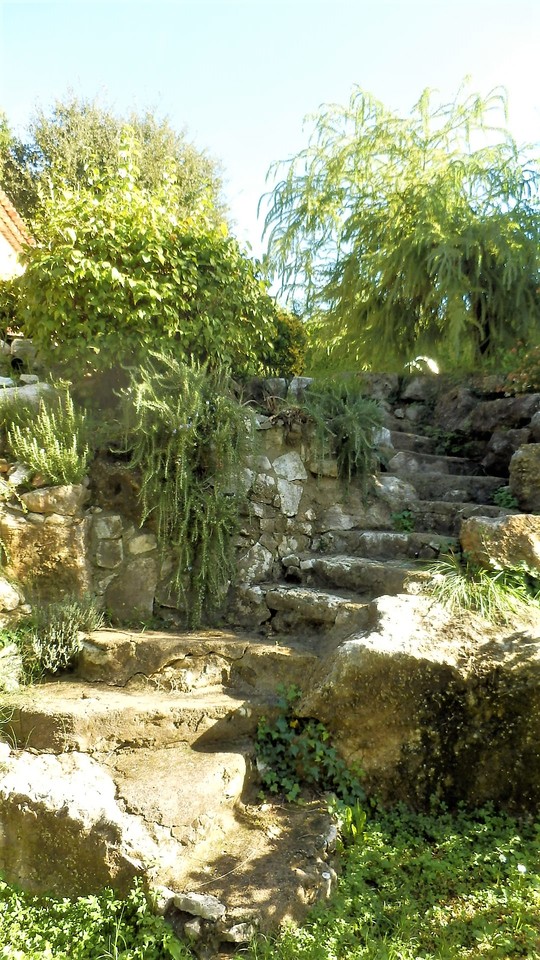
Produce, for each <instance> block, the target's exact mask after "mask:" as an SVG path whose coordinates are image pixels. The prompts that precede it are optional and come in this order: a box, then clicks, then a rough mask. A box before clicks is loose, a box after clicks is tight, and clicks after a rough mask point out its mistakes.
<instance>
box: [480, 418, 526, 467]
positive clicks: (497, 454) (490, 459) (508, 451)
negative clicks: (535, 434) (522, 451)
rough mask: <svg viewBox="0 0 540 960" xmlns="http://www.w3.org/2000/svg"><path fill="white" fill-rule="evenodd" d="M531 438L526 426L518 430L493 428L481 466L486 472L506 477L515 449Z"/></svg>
mask: <svg viewBox="0 0 540 960" xmlns="http://www.w3.org/2000/svg"><path fill="white" fill-rule="evenodd" d="M530 439H531V431H530V430H529V428H528V427H522V428H521V429H519V430H495V431H494V432H493V433H492V435H491V437H490V440H489V443H488V445H487V449H486V453H485V456H484V458H483V460H482V466H483V468H484V470H485V471H486V473H488V474H490V475H491V476H495V477H507V476H508V468H509V466H510V460H511V459H512V457H513V455H514V453H515V452H516V450H518V449H519V447H521V446H523V445H524V444H526V443H529V441H530Z"/></svg>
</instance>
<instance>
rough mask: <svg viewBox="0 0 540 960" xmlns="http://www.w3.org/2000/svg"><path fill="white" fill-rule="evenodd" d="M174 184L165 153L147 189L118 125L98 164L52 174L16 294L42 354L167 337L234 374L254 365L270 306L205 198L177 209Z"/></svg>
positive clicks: (133, 359) (130, 350) (130, 355)
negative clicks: (113, 150) (110, 156)
mask: <svg viewBox="0 0 540 960" xmlns="http://www.w3.org/2000/svg"><path fill="white" fill-rule="evenodd" d="M180 194H181V191H180V187H179V184H178V182H177V177H176V175H175V173H174V169H173V167H172V166H170V167H168V166H167V164H165V165H164V167H163V169H162V170H161V175H160V178H159V180H158V182H156V183H154V184H153V186H152V188H151V189H150V188H149V187H146V186H145V185H144V183H142V182H141V180H140V177H139V169H138V160H137V146H136V143H135V141H134V138H133V134H132V133H130V132H129V130H126V131H125V136H124V140H123V143H122V146H121V148H120V149H119V151H118V156H117V159H116V161H115V163H112V162H111V165H110V167H109V168H107V169H106V170H103V169H101V170H100V168H99V162H98V160H97V161H96V165H95V169H94V167H93V166H92V162H91V161H90V162H89V165H88V167H87V169H86V175H85V177H84V178H83V179H82V181H81V182H80V183H79V185H78V186H76V187H68V186H66V185H65V184H64V183H63V181H62V180H61V179H59V180H58V182H56V183H54V182H53V184H52V186H51V189H50V191H49V193H48V195H47V196H46V197H45V199H44V205H43V212H42V221H41V224H40V231H39V233H40V238H41V243H40V244H39V245H37V246H35V247H30V248H28V250H27V251H26V252H25V254H24V261H25V266H26V269H25V272H24V274H23V276H22V277H21V278H20V284H19V289H20V296H19V300H18V306H17V315H18V318H19V322H20V324H21V326H22V328H23V329H24V331H25V333H26V334H27V336H29V337H32V339H33V341H34V343H35V345H36V347H37V348H38V349H39V351H40V355H41V356H42V357H43V359H44V360H47V361H49V362H52V363H57V364H61V365H62V364H63V365H65V366H66V367H67V369H68V370H69V372H70V375H71V374H72V373H77V372H78V373H79V374H80V373H85V374H88V373H94V372H96V371H98V372H104V371H107V370H109V369H111V368H115V367H117V366H119V365H121V364H124V365H129V364H136V363H139V362H143V361H144V358H145V356H146V352H147V351H148V350H149V349H150V350H152V349H160V348H162V347H169V348H172V349H174V352H175V354H176V355H177V356H181V357H183V358H191V359H194V360H197V361H200V362H205V361H208V362H209V363H211V364H215V365H220V364H222V363H225V364H227V365H229V366H230V367H231V369H233V370H234V372H235V374H240V373H245V372H254V373H258V372H264V371H263V367H264V364H263V363H262V362H261V360H260V357H261V356H262V355H263V354H264V355H267V353H268V344H271V343H273V342H274V340H275V337H276V328H275V323H274V321H275V318H276V308H275V304H274V301H273V300H272V299H271V297H270V296H269V295H268V292H267V287H266V284H265V283H264V282H263V280H262V278H261V276H260V274H259V269H258V265H257V264H256V263H255V262H254V261H251V260H249V259H248V258H247V257H246V256H244V254H243V253H242V251H241V250H240V247H239V245H238V243H237V242H236V240H235V239H234V238H233V237H231V236H230V235H229V234H228V231H227V227H226V225H225V224H223V223H222V224H220V225H216V223H215V221H214V219H213V217H210V213H212V210H211V209H210V207H209V206H208V205H207V204H205V201H204V199H201V198H199V202H198V206H197V208H196V209H194V210H192V211H191V212H190V213H182V212H181V211H182V197H181V195H180ZM208 203H210V201H208ZM207 206H208V209H207ZM214 212H215V211H214Z"/></svg>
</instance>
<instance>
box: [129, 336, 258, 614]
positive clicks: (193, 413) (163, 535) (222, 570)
mask: <svg viewBox="0 0 540 960" xmlns="http://www.w3.org/2000/svg"><path fill="white" fill-rule="evenodd" d="M125 397H126V398H127V400H128V413H129V409H131V411H132V420H133V422H132V424H131V428H130V429H129V431H128V438H127V440H128V445H129V447H130V449H131V463H132V465H133V467H135V468H137V469H138V470H140V473H141V489H140V494H139V498H140V505H141V511H142V517H141V520H142V522H143V523H144V522H145V521H147V520H150V521H153V523H154V524H155V529H156V533H157V537H158V542H159V544H160V546H161V548H162V550H164V551H165V550H169V549H170V550H172V553H173V555H174V557H175V567H174V574H173V590H174V591H175V592H176V596H177V601H178V603H179V605H180V606H181V607H182V608H184V609H185V610H186V617H187V621H188V624H189V625H190V626H192V627H194V626H197V625H198V624H199V623H200V622H201V620H202V618H203V610H204V613H205V615H208V614H210V613H211V612H215V611H216V610H218V609H219V608H220V606H221V605H222V603H223V601H224V599H225V596H226V593H227V590H228V586H229V582H230V580H231V577H232V575H233V569H234V566H233V562H234V553H233V546H234V545H233V534H234V532H235V530H236V527H237V518H238V509H239V505H240V502H241V498H242V496H243V490H242V486H241V483H240V471H241V466H242V463H243V462H245V459H244V458H245V455H246V454H247V450H248V446H249V444H250V441H251V437H252V435H253V431H252V428H251V423H250V420H249V414H248V413H247V411H246V409H245V408H243V407H242V406H241V405H240V404H239V402H238V401H237V400H236V398H235V397H234V396H233V393H232V391H231V388H230V385H229V381H228V377H227V373H226V372H225V371H210V370H208V369H207V368H206V367H205V366H192V365H191V366H190V365H187V364H185V363H183V362H182V361H180V360H177V359H175V358H174V357H172V356H170V355H167V354H164V353H152V354H151V359H150V361H149V363H148V364H147V365H146V367H145V368H144V369H143V368H141V369H138V370H137V372H136V373H134V374H133V375H132V378H131V385H130V388H128V390H127V391H126V393H125Z"/></svg>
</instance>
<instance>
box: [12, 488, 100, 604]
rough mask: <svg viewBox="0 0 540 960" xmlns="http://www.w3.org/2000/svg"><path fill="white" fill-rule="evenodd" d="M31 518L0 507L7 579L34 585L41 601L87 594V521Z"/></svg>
mask: <svg viewBox="0 0 540 960" xmlns="http://www.w3.org/2000/svg"><path fill="white" fill-rule="evenodd" d="M32 516H33V515H29V518H28V520H27V519H26V518H25V516H24V515H23V514H22V513H20V512H18V511H16V510H14V509H11V508H9V507H6V506H0V539H1V540H2V543H3V544H4V547H5V551H6V555H7V563H6V567H5V573H6V575H7V576H8V578H9V579H11V580H16V581H17V582H19V583H22V584H27V583H31V584H32V589H33V590H34V591H35V592H36V594H37V595H38V596H39V597H40V599H41V600H59V599H61V598H62V597H66V596H73V595H74V596H76V597H81V596H83V595H84V594H86V593H88V592H89V590H90V584H91V577H90V568H89V565H88V528H89V527H88V525H89V521H88V519H87V518H83V519H78V518H76V517H63V516H60V515H58V514H50V515H48V516H46V517H43V522H41V523H33V522H31V521H32ZM35 516H36V517H39V516H40V515H39V514H36V515H35Z"/></svg>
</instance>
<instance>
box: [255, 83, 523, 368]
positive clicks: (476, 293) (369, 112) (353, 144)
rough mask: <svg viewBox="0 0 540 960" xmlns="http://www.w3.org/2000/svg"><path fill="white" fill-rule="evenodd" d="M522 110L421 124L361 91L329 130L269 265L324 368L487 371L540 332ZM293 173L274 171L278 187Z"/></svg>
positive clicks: (293, 181) (314, 146)
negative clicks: (424, 362) (520, 137)
mask: <svg viewBox="0 0 540 960" xmlns="http://www.w3.org/2000/svg"><path fill="white" fill-rule="evenodd" d="M506 105H507V104H506V97H505V94H504V92H503V91H501V90H496V91H493V92H492V93H491V94H489V95H488V96H487V97H486V98H482V97H480V96H478V95H476V94H474V95H471V94H468V93H467V91H466V88H465V87H462V88H461V89H460V91H459V93H458V95H457V97H456V99H455V100H454V101H453V102H452V103H448V104H442V105H437V104H436V103H435V102H434V99H433V96H432V94H431V93H430V91H429V90H426V91H424V93H423V94H422V96H421V98H420V100H419V101H418V103H417V104H416V105H415V107H414V108H413V110H412V112H411V115H410V116H409V117H407V118H402V117H400V116H397V115H396V114H395V113H392V112H391V111H389V110H388V109H386V108H385V107H384V106H383V104H382V103H380V102H378V101H377V100H376V99H374V98H373V97H372V96H371V95H369V94H368V93H366V92H364V91H363V90H361V89H358V88H357V89H355V90H354V92H353V94H352V96H351V100H350V102H349V104H348V106H346V107H340V106H329V107H327V108H326V109H324V110H322V112H320V113H319V114H318V115H317V116H316V117H315V118H313V119H314V127H313V132H312V135H311V137H310V140H309V144H308V146H307V147H306V148H305V149H304V150H302V151H301V152H300V153H299V154H298V155H297V156H296V157H294V158H293V159H292V160H290V161H287V162H286V163H285V165H284V176H283V178H282V179H281V180H279V182H277V184H276V186H275V188H274V190H273V191H272V193H271V194H270V195H269V206H268V214H267V217H266V231H267V236H268V260H269V263H270V266H271V267H272V268H273V270H274V272H275V274H277V275H278V276H279V277H280V279H281V284H282V293H284V294H286V295H287V297H288V298H289V302H293V303H295V304H296V307H297V309H298V307H300V309H302V310H303V312H304V314H305V315H306V316H307V317H308V318H309V321H310V323H309V326H310V330H311V334H312V337H313V342H314V345H315V349H314V363H315V367H316V365H317V362H318V363H319V364H321V365H322V364H323V363H324V365H325V367H326V368H327V365H328V357H329V356H330V358H331V360H332V363H333V364H334V365H335V367H340V366H341V367H345V368H347V367H349V368H350V367H353V366H358V365H360V366H362V367H363V368H369V367H374V366H377V365H378V366H386V367H389V366H390V365H395V366H396V367H402V366H403V364H404V363H405V362H407V361H410V360H411V359H412V358H414V357H415V356H416V355H417V354H426V353H427V354H429V355H431V356H434V357H435V358H436V359H439V360H443V361H446V363H447V365H448V364H452V363H454V364H455V363H460V364H463V363H469V364H477V363H478V362H480V361H483V360H485V359H487V358H488V357H493V356H494V355H496V354H497V351H498V350H499V349H501V348H504V347H505V345H506V344H509V343H513V342H515V339H516V338H524V339H530V338H531V337H534V338H537V337H538V335H539V332H540V297H539V293H538V290H539V286H540V271H539V240H540V199H539V191H538V186H539V165H538V162H537V160H536V159H526V158H525V155H524V154H523V153H522V152H521V151H520V150H519V149H518V147H517V145H516V143H515V142H514V140H513V139H512V137H511V136H510V134H509V133H508V132H507V131H506V129H505V122H506V121H505V118H506ZM280 169H281V170H282V169H283V165H279V164H278V165H276V167H274V168H273V172H274V174H276V175H277V172H278V171H279V170H280Z"/></svg>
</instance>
